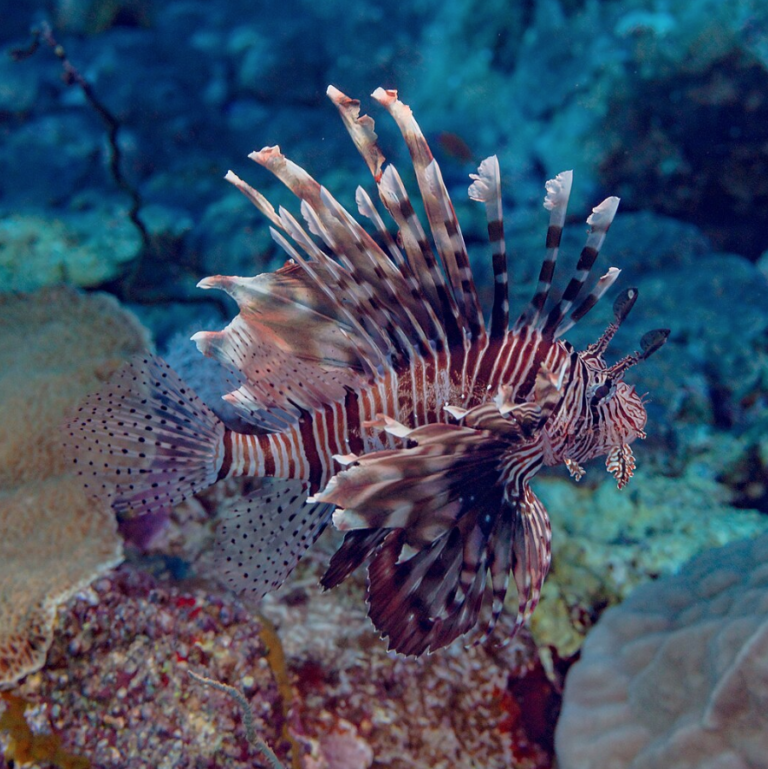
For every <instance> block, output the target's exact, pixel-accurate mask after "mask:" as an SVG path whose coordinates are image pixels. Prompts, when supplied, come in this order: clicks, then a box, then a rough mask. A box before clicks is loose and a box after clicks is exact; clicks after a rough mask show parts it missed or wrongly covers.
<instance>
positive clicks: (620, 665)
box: [557, 536, 768, 769]
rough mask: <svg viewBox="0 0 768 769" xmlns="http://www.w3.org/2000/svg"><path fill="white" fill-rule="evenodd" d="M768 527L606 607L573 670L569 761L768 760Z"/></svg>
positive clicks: (565, 751) (565, 761)
mask: <svg viewBox="0 0 768 769" xmlns="http://www.w3.org/2000/svg"><path fill="white" fill-rule="evenodd" d="M767 563H768V536H762V537H759V538H757V539H755V540H747V541H741V542H736V543H733V544H731V545H728V546H726V547H723V548H718V549H715V550H710V551H707V552H706V553H704V554H702V555H700V556H698V557H697V558H695V559H694V560H693V561H691V562H690V563H689V564H687V565H686V566H685V567H684V568H683V569H682V570H681V572H680V574H678V575H676V576H673V577H665V578H663V579H660V580H658V581H657V582H655V583H653V584H651V585H646V586H644V587H641V588H639V589H638V590H637V591H636V592H635V593H633V595H632V596H630V598H629V599H628V600H627V601H625V602H624V603H623V604H622V605H621V606H618V607H616V608H614V609H611V610H609V611H608V612H606V613H605V615H604V616H603V618H602V619H601V620H600V623H599V624H598V625H597V627H596V628H595V630H594V631H593V632H592V633H590V635H589V637H588V638H587V641H586V643H585V645H584V649H583V654H582V657H581V661H580V662H578V663H577V664H576V665H575V666H574V667H573V668H572V670H571V672H570V673H569V676H568V679H567V681H566V687H565V695H564V699H563V711H562V717H561V720H560V723H559V725H558V728H557V753H558V760H559V764H560V766H561V767H562V769H591V767H598V766H600V767H608V766H610V767H612V769H651V768H652V767H654V768H655V767H662V766H663V767H667V768H668V769H720V768H724V767H729V769H747V767H749V769H765V768H766V767H768V711H767V710H766V707H765V703H766V700H767V699H768V665H766V660H768V620H767V619H766V617H767V616H768V565H766V564H767Z"/></svg>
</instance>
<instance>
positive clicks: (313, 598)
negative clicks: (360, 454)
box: [0, 564, 552, 769]
mask: <svg viewBox="0 0 768 769" xmlns="http://www.w3.org/2000/svg"><path fill="white" fill-rule="evenodd" d="M300 569H301V570H302V571H303V576H300V578H299V579H298V580H294V582H293V585H292V589H291V590H289V591H288V592H286V591H282V592H281V593H279V594H277V595H274V596H270V597H268V599H267V600H265V602H264V604H263V607H262V608H264V610H265V614H267V615H268V617H270V618H271V621H270V620H269V619H267V618H264V617H259V616H254V614H253V613H252V612H251V611H249V610H247V609H246V608H245V607H244V606H243V604H242V603H240V602H239V601H237V600H236V599H234V598H232V597H229V596H220V595H215V594H212V593H211V592H210V591H209V590H208V589H206V588H201V587H200V582H199V581H198V582H197V587H195V588H191V587H182V586H169V585H168V584H167V583H162V582H157V581H156V580H154V579H153V578H152V577H150V576H149V575H148V574H146V573H143V572H141V571H138V570H137V569H136V568H135V567H134V566H132V565H130V564H125V565H123V566H121V567H119V568H118V569H117V570H116V571H114V572H112V573H110V574H109V575H106V576H103V577H101V578H99V579H98V580H96V582H94V583H93V585H92V587H91V588H89V589H87V590H86V591H83V592H82V593H81V594H79V595H78V596H75V597H74V598H73V599H71V600H70V602H69V603H68V604H67V606H66V610H65V611H64V610H63V611H62V612H61V615H60V616H61V627H60V628H59V630H58V631H57V632H56V634H55V638H54V642H53V646H52V647H51V650H50V652H49V655H48V660H47V663H46V665H45V667H44V668H43V669H42V670H40V671H39V672H37V673H35V674H33V675H30V676H28V677H27V678H26V679H25V680H24V681H23V682H22V683H21V685H20V687H19V688H18V690H17V692H16V694H17V696H19V697H22V698H23V699H24V700H25V701H29V702H31V703H33V708H32V712H31V714H30V715H28V719H31V720H32V721H33V724H32V725H33V728H34V729H36V730H39V731H43V732H51V731H53V732H54V733H55V734H58V735H60V736H61V739H62V747H63V749H65V750H67V751H69V752H71V753H75V754H77V755H82V756H85V757H87V758H88V759H90V760H91V762H92V765H93V766H98V767H102V768H103V769H107V768H108V767H120V769H134V768H135V769H138V768H139V767H147V766H152V767H158V769H171V767H173V768H174V769H184V768H185V767H195V769H214V767H221V766H227V767H230V769H240V768H241V767H242V768H243V769H245V767H254V766H266V764H265V762H264V760H263V759H261V762H260V763H259V759H258V758H257V755H258V754H257V752H256V749H255V748H254V747H252V746H249V745H248V744H247V741H246V735H245V730H244V727H243V722H242V713H241V711H240V709H239V708H238V706H237V705H236V704H235V703H234V702H233V701H232V699H231V698H230V696H229V695H227V694H226V693H223V692H220V691H217V690H215V689H213V688H211V687H208V686H205V685H201V684H200V683H197V682H196V681H194V680H192V678H191V677H190V676H188V675H187V673H186V670H187V669H189V670H192V671H194V672H195V673H198V674H202V675H204V676H207V677H209V678H211V679H214V680H216V681H220V682H222V683H226V684H229V685H232V686H234V687H236V688H238V689H240V690H241V691H242V692H243V693H244V695H245V697H246V699H247V701H248V703H249V705H250V708H251V710H252V712H253V718H254V727H255V731H256V734H257V736H258V738H259V739H262V740H264V741H265V742H266V743H267V744H268V745H269V746H270V747H271V748H272V749H273V750H274V751H275V753H276V754H277V756H278V757H279V759H280V761H281V762H282V763H283V765H284V766H285V767H299V766H303V767H305V769H310V768H311V769H367V767H369V766H377V767H383V766H386V767H390V768H391V769H434V768H435V767H455V768H456V769H471V768H472V767H477V766H483V767H487V769H507V767H509V766H515V767H516V769H547V767H549V766H550V755H549V753H548V750H545V749H543V748H542V747H540V745H539V744H537V739H538V738H539V737H540V735H538V734H537V733H536V728H535V724H534V719H533V718H531V714H532V713H533V712H534V711H537V710H539V708H538V707H537V705H538V704H541V701H540V694H541V693H542V692H546V691H550V689H548V688H547V687H548V685H547V683H546V679H545V678H543V677H538V676H537V674H536V671H537V670H538V672H539V673H540V672H541V669H540V667H539V668H538V669H537V668H536V657H535V652H534V651H533V650H532V647H531V646H530V645H528V646H521V645H516V646H513V647H511V648H507V649H501V648H498V647H497V646H490V645H489V646H487V647H482V646H475V647H472V648H469V649H466V648H465V647H464V646H463V645H462V644H460V643H459V644H455V645H454V647H452V648H449V649H446V650H443V651H441V652H440V653H439V654H433V655H430V656H429V657H424V658H421V659H413V658H408V659H406V658H402V657H396V656H395V655H393V654H390V653H388V652H387V651H386V649H385V646H384V644H383V643H382V642H381V641H380V640H379V639H378V638H377V636H376V634H375V632H374V631H373V628H372V627H371V625H370V623H369V621H368V619H367V618H366V617H365V614H364V612H363V611H362V610H361V609H360V588H361V585H360V584H353V585H351V586H349V587H346V586H345V589H344V590H338V591H333V592H330V593H325V594H320V593H319V589H318V588H317V587H316V586H312V587H310V586H309V583H310V582H311V583H313V585H314V583H316V574H315V571H316V569H314V568H313V569H307V567H306V565H302V566H301V567H300ZM505 621H506V622H507V625H508V626H511V620H509V619H508V618H507V619H506V620H505ZM522 684H526V685H522ZM526 694H528V695H529V699H526ZM537 700H539V702H538V703H537ZM0 707H1V706H0ZM538 715H539V716H540V718H541V722H542V723H543V722H545V721H549V722H551V720H552V719H551V718H549V717H548V716H547V717H545V716H544V715H543V714H542V713H541V712H539V713H538ZM550 736H551V735H550ZM2 748H3V744H2V739H0V755H1V754H2ZM0 769H7V768H6V765H5V764H4V763H3V760H2V758H0Z"/></svg>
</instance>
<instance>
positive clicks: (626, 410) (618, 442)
mask: <svg viewBox="0 0 768 769" xmlns="http://www.w3.org/2000/svg"><path fill="white" fill-rule="evenodd" d="M636 300H637V289H636V288H629V289H627V290H626V291H624V292H623V293H622V294H620V295H619V297H618V298H617V299H616V302H615V303H614V305H613V313H614V320H613V322H612V323H611V324H610V325H609V326H608V328H607V329H606V330H605V332H604V333H603V334H602V336H601V337H600V338H599V339H598V340H597V341H596V342H595V343H594V344H591V345H589V347H587V349H586V350H583V351H582V352H580V353H579V358H580V359H581V361H582V362H583V363H584V365H585V368H586V371H587V377H588V378H587V386H586V389H585V393H584V400H585V403H584V405H585V410H586V411H587V412H588V414H587V415H586V416H587V418H588V419H589V420H590V422H591V426H592V429H591V430H590V431H589V435H590V438H591V440H589V445H588V446H584V447H583V448H584V451H582V452H580V456H579V459H581V460H586V459H591V458H593V457H597V456H601V455H605V454H607V455H608V456H609V464H610V458H611V456H612V453H614V452H615V450H619V449H622V447H624V448H628V446H629V444H630V443H632V441H634V440H635V438H645V433H644V432H643V428H644V427H645V423H646V421H647V418H648V415H647V412H646V410H645V405H644V403H643V398H642V397H641V396H640V395H639V394H638V393H637V391H636V390H635V387H634V385H630V384H627V383H626V382H625V381H624V375H625V374H626V372H627V371H628V370H629V369H630V368H631V367H632V366H634V365H636V364H637V363H639V362H640V361H643V360H645V359H646V358H648V357H650V356H651V355H652V354H653V353H654V352H656V350H658V349H659V348H660V347H662V346H663V345H664V343H665V342H666V341H667V337H668V336H669V329H654V330H653V331H649V332H648V333H647V334H645V335H644V336H643V337H642V339H641V340H640V350H639V351H637V352H634V353H632V354H630V355H627V356H625V357H624V358H622V359H621V360H619V361H617V362H616V363H614V364H613V365H612V366H609V365H608V364H607V363H606V362H605V360H604V358H603V355H604V353H605V351H606V349H607V347H608V344H609V343H610V341H611V340H612V339H613V337H614V335H615V334H616V331H618V329H619V326H620V325H621V324H622V322H623V321H624V319H625V318H626V317H627V315H628V314H629V311H630V310H631V309H632V307H633V305H634V304H635V301H636Z"/></svg>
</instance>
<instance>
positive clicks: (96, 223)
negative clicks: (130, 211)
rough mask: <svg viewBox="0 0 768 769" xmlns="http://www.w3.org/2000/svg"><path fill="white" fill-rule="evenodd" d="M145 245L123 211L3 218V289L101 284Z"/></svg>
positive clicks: (0, 258)
mask: <svg viewBox="0 0 768 769" xmlns="http://www.w3.org/2000/svg"><path fill="white" fill-rule="evenodd" d="M140 249H141V238H140V237H139V235H138V233H137V232H136V231H135V230H134V228H133V227H132V225H131V224H130V222H129V221H128V220H127V219H126V218H125V215H124V214H123V213H121V212H112V213H110V212H108V211H104V210H97V211H82V212H76V213H72V214H63V215H59V216H57V217H55V218H47V217H44V216H41V215H35V214H15V215H11V216H7V217H5V218H2V219H0V287H1V288H0V290H2V291H33V290H35V289H37V288H42V287H43V286H50V285H55V284H57V283H69V284H71V285H74V286H83V287H86V286H95V285H98V284H99V283H105V282H106V281H108V280H111V279H114V278H117V277H118V276H120V274H121V272H122V271H123V270H124V268H125V266H126V264H128V263H129V262H131V261H133V260H134V259H135V258H136V257H137V256H138V254H139V250H140Z"/></svg>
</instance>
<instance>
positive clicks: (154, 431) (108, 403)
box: [64, 354, 225, 514]
mask: <svg viewBox="0 0 768 769" xmlns="http://www.w3.org/2000/svg"><path fill="white" fill-rule="evenodd" d="M224 430H225V428H224V424H223V423H222V422H221V421H220V420H219V418H218V417H217V416H216V415H215V414H214V413H213V412H212V411H211V410H210V409H209V408H208V407H207V406H206V405H205V404H204V403H203V402H202V401H201V400H200V398H198V397H197V395H195V393H194V392H193V391H192V390H191V389H189V388H188V387H187V386H186V385H185V384H184V382H182V381H181V379H179V377H178V376H177V375H176V374H175V373H174V371H173V369H171V367H170V366H169V365H168V364H167V363H166V362H165V361H164V360H162V358H159V357H157V356H155V355H150V354H146V355H144V356H136V357H134V358H132V359H131V360H130V361H129V362H128V363H126V364H125V365H124V366H123V367H122V368H121V369H120V370H119V371H118V372H117V373H116V374H114V375H113V376H112V377H111V378H110V380H109V381H108V382H107V383H106V384H105V385H104V387H102V389H101V390H99V391H98V392H95V393H93V394H92V395H89V396H88V397H87V398H86V399H85V400H84V401H83V402H82V403H81V405H80V407H79V408H78V411H77V413H76V415H75V416H74V418H73V419H71V420H70V421H69V422H68V423H67V424H66V426H65V440H64V445H65V448H66V450H67V451H68V452H69V454H70V455H71V457H72V460H73V463H74V466H75V469H76V471H77V473H78V474H79V475H80V476H82V478H83V480H84V482H85V486H86V488H87V489H89V490H90V491H91V492H92V493H93V494H94V496H98V497H100V498H102V499H107V500H108V501H109V502H110V503H111V505H112V507H113V509H114V510H115V511H116V512H118V513H134V514H141V513H151V512H158V511H161V510H167V509H169V508H171V507H173V506H174V505H177V504H178V503H179V502H181V501H183V500H184V499H186V498H187V497H190V496H191V495H192V494H194V493H195V492H197V491H201V490H203V489H205V488H207V487H208V486H211V485H212V484H213V483H215V482H216V479H217V476H218V471H219V468H220V467H221V464H222V460H223V456H224V443H223V436H224Z"/></svg>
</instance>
